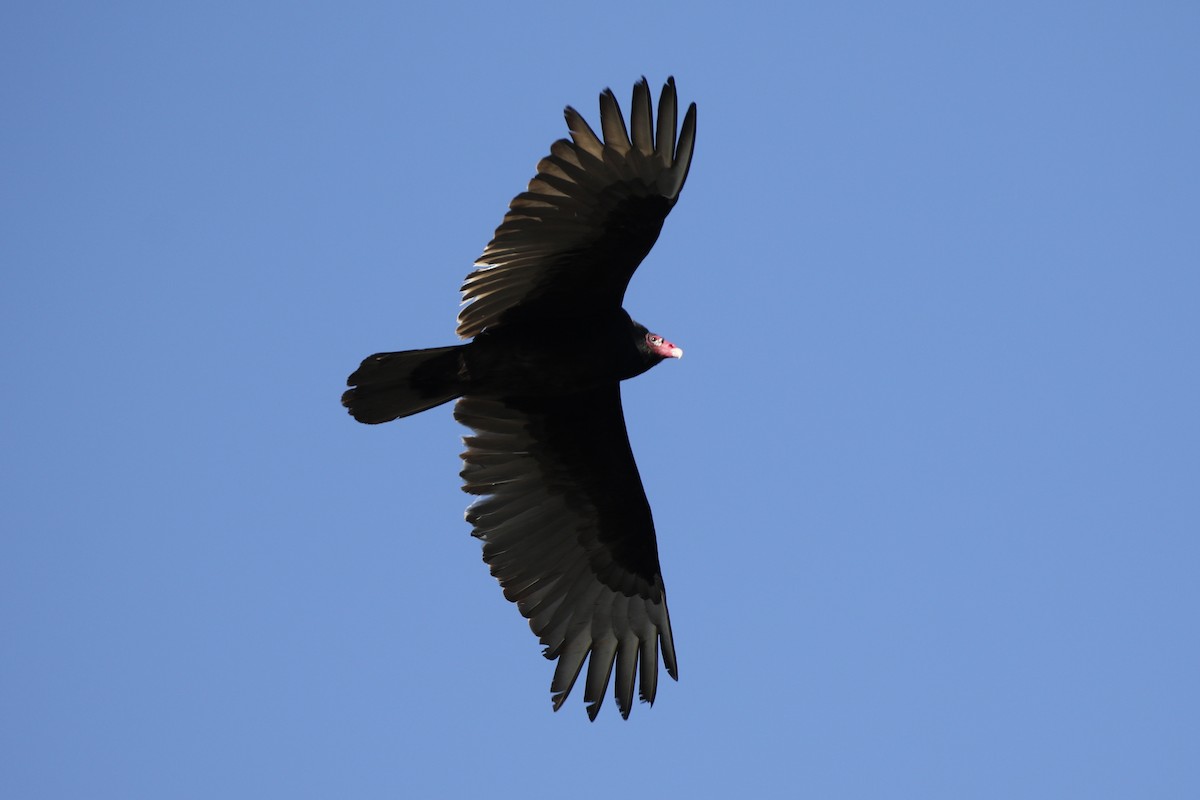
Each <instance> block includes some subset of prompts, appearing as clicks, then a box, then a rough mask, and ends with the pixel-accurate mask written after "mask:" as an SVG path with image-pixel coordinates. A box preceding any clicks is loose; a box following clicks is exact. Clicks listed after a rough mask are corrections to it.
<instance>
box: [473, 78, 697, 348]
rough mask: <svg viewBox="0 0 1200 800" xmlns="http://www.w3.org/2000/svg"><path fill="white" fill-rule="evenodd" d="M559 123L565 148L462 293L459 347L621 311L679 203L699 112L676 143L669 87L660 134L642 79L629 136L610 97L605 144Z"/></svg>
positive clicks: (571, 113) (515, 207)
mask: <svg viewBox="0 0 1200 800" xmlns="http://www.w3.org/2000/svg"><path fill="white" fill-rule="evenodd" d="M565 113H566V117H567V127H568V128H569V129H570V131H571V140H567V139H559V140H558V141H557V142H555V143H554V144H553V145H551V147H550V155H548V156H547V157H545V158H543V159H542V160H541V161H540V162H539V163H538V165H537V175H536V177H534V179H533V180H532V181H530V182H529V188H528V189H527V190H526V191H524V192H522V193H521V194H519V195H517V196H516V197H515V198H513V201H512V203H510V204H509V211H508V213H507V214H505V215H504V221H503V222H502V223H501V224H500V227H499V228H497V229H496V235H495V237H493V239H492V241H491V242H489V243H488V246H487V248H486V249H485V250H484V251H483V255H481V256H480V257H479V258H478V259H477V260H476V261H475V265H476V266H477V267H478V268H477V269H476V270H475V271H474V272H472V273H471V274H470V275H468V276H467V278H466V281H465V282H464V283H463V285H462V293H463V303H464V304H465V306H464V308H463V309H462V311H461V312H460V313H459V315H458V335H459V336H461V337H462V338H464V339H467V338H470V337H472V336H475V335H477V334H478V333H479V332H480V331H482V330H483V329H484V328H487V327H489V326H494V325H498V324H501V323H513V322H517V321H520V320H528V321H531V322H532V321H556V320H570V319H576V320H577V319H579V318H580V317H587V316H589V315H590V314H589V312H590V310H592V309H596V310H611V309H614V308H619V307H620V306H621V302H622V299H623V298H624V296H625V287H626V286H627V285H628V284H629V279H630V277H632V275H633V272H634V270H636V269H637V266H638V264H640V263H641V261H642V259H643V258H645V257H646V254H647V253H649V252H650V248H651V247H653V246H654V242H655V241H656V240H657V239H658V234H659V231H660V230H662V224H663V220H665V219H666V218H667V214H668V212H670V210H671V208H672V207H673V206H674V205H675V201H676V200H677V199H678V198H679V192H680V190H681V189H683V183H684V181H685V180H686V179H687V173H688V168H689V167H690V166H691V163H692V152H693V148H694V146H695V142H696V104H695V103H693V104H692V105H691V106H689V107H688V110H687V114H686V116H685V117H684V120H683V127H682V130H681V132H680V135H679V140H678V142H677V141H676V139H675V134H676V119H677V113H678V100H677V98H676V94H675V79H674V78H668V79H667V84H666V86H664V87H663V90H662V95H661V97H660V98H659V101H658V127H657V130H655V128H654V125H653V119H652V116H653V113H652V110H651V102H650V87H649V85H648V84H647V83H646V79H645V78H642V80H641V81H640V82H638V83H637V84H636V85H635V86H634V87H633V107H632V111H631V115H630V119H631V121H632V136H631V135H630V131H629V130H627V129H626V128H625V120H624V118H623V117H622V116H621V109H620V107H619V106H618V105H617V100H616V98H615V97H614V96H613V93H612V90H610V89H605V90H604V92H603V93H602V94H601V95H600V130H601V132H602V133H603V136H604V139H603V141H601V139H600V137H598V136H596V134H595V133H594V132H593V131H592V129H591V128H590V127H588V124H587V123H586V122H584V120H583V117H581V116H580V115H579V113H578V112H577V111H575V109H573V108H571V107H569V106H568V107H567V109H566V112H565Z"/></svg>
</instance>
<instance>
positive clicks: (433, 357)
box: [342, 345, 465, 425]
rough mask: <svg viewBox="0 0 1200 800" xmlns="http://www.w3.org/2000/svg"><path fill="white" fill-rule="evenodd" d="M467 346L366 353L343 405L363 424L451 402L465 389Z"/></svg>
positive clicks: (353, 377)
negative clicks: (463, 363)
mask: <svg viewBox="0 0 1200 800" xmlns="http://www.w3.org/2000/svg"><path fill="white" fill-rule="evenodd" d="M463 347H465V345H451V346H450V347H433V348H430V349H428V350H405V351H403V352H400V353H376V354H375V355H373V356H367V358H366V359H364V360H363V362H362V364H361V365H360V366H359V368H358V369H357V370H355V372H354V374H353V375H351V376H350V377H349V378H348V379H347V380H346V383H347V385H349V386H352V387H354V388H352V389H350V390H349V391H347V392H346V393H345V394H343V395H342V405H344V406H345V407H346V408H348V409H350V415H351V416H352V417H354V418H355V419H356V420H358V421H359V422H365V423H367V424H369V425H375V424H377V423H380V422H390V421H391V420H394V419H399V418H400V417H407V416H409V415H410V414H416V413H417V412H418V411H424V410H425V409H427V408H433V407H434V406H439V405H441V404H442V403H445V402H447V401H450V400H453V399H454V398H456V397H459V396H460V395H462V393H463V381H462V378H461V377H460V372H459V370H460V365H461V361H462V358H461V356H462V351H463Z"/></svg>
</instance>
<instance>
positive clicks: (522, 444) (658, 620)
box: [454, 383, 678, 719]
mask: <svg viewBox="0 0 1200 800" xmlns="http://www.w3.org/2000/svg"><path fill="white" fill-rule="evenodd" d="M454 416H455V417H456V418H457V419H458V420H459V422H462V423H463V424H464V425H468V426H470V427H471V428H474V430H475V435H474V436H468V437H466V438H465V442H466V445H467V449H466V452H464V453H463V461H464V462H465V466H464V467H463V472H462V477H463V481H464V486H463V490H464V491H466V492H469V493H470V494H475V495H482V497H481V498H480V499H479V500H477V501H475V503H473V504H472V505H471V507H470V508H469V509H468V510H467V521H468V522H470V523H471V524H472V525H473V526H474V531H473V533H474V535H475V536H477V537H478V538H480V539H482V540H483V560H484V561H486V562H487V563H488V565H489V566H490V567H491V572H492V575H494V576H495V577H496V578H498V579H499V581H500V585H501V586H502V587H503V588H504V596H505V597H507V598H508V599H509V600H511V601H513V602H515V603H516V604H517V607H518V608H519V609H520V610H521V613H522V614H523V615H524V616H525V617H526V618H527V619H528V620H529V626H530V627H531V628H532V629H533V632H534V633H535V634H537V636H538V638H539V639H540V640H541V642H542V644H543V645H544V646H545V650H544V653H545V655H546V657H547V658H549V659H555V658H557V659H558V665H557V666H556V668H555V670H554V680H553V682H552V683H551V686H550V691H551V692H552V694H553V700H554V710H555V711H557V710H558V709H559V707H560V706H561V705H562V704H563V701H565V700H566V699H567V695H568V694H569V693H570V691H571V687H572V686H574V685H575V679H576V678H577V677H578V676H579V673H580V671H581V669H582V667H583V662H584V660H585V659H587V658H588V655H589V653H590V654H591V658H590V659H588V669H587V678H586V679H585V682H584V695H583V699H584V701H585V702H586V703H587V711H588V716H589V717H591V718H592V719H595V718H596V714H597V713H598V712H599V711H600V704H601V702H602V701H603V699H604V694H605V692H606V691H607V689H608V682H609V678H610V676H611V673H612V670H613V666H614V664H615V666H616V673H617V674H616V688H615V695H616V698H617V703H618V705H619V707H620V710H621V716H623V717H628V716H629V709H630V707H631V706H632V704H633V690H634V683H635V677H637V673H638V665H639V663H640V680H639V681H638V689H639V691H638V694H639V696H640V697H641V699H642V700H643V701H645V702H649V703H653V702H654V694H655V690H656V688H657V685H658V650H659V646H660V644H661V648H662V657H663V662H664V664H665V665H666V668H667V673H668V674H670V676H671V677H672V678H676V679H678V671H677V669H676V664H675V646H674V643H673V641H672V638H671V623H670V619H669V618H668V615H667V600H666V595H665V593H664V590H663V581H662V575H661V573H660V571H659V565H658V548H657V545H656V543H655V539H654V522H653V520H652V519H651V517H650V505H649V503H647V502H646V494H645V491H644V490H643V489H642V481H641V478H640V477H639V476H638V471H637V465H636V464H635V463H634V460H633V452H632V451H631V450H630V449H629V438H628V436H627V435H626V432H625V418H624V415H623V414H622V411H621V391H620V388H619V385H618V384H616V383H613V384H612V385H611V386H605V387H602V388H599V389H592V390H589V391H586V392H581V393H578V394H574V395H568V396H560V397H553V398H505V399H493V398H482V397H472V396H468V397H464V398H462V399H461V400H459V401H458V404H457V405H456V406H455V409H454Z"/></svg>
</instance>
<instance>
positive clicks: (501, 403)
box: [342, 78, 696, 719]
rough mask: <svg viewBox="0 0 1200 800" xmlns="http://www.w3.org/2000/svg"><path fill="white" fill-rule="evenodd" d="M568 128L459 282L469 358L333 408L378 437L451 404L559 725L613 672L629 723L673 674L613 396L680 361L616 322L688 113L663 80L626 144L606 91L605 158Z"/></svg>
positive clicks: (394, 359)
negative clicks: (579, 688)
mask: <svg viewBox="0 0 1200 800" xmlns="http://www.w3.org/2000/svg"><path fill="white" fill-rule="evenodd" d="M566 118H567V126H568V128H569V129H570V132H571V140H566V139H560V140H559V141H557V142H555V143H554V144H553V145H552V146H551V148H550V155H549V156H547V157H546V158H544V159H542V160H541V161H540V162H539V163H538V166H537V175H536V176H535V177H534V179H533V180H532V181H530V183H529V188H528V189H527V190H526V191H524V192H522V193H521V194H519V195H517V196H516V197H515V198H514V199H513V201H512V203H511V204H510V206H509V211H508V213H507V214H505V216H504V221H503V222H502V223H501V225H500V227H499V228H498V229H497V230H496V235H495V236H494V237H493V239H492V241H491V242H490V243H489V244H488V246H487V248H486V249H485V250H484V251H483V255H481V256H480V257H479V259H478V260H477V261H476V262H475V264H476V269H475V271H474V272H472V273H471V274H470V275H468V276H467V278H466V281H465V282H464V283H463V286H462V292H463V301H464V303H465V304H466V305H465V306H464V308H463V309H462V311H461V312H460V313H459V316H458V335H459V336H460V337H461V338H464V339H467V338H472V337H473V338H472V341H470V342H468V343H467V344H461V345H452V346H449V347H439V348H433V349H429V350H408V351H404V352H397V353H378V354H376V355H373V356H370V357H368V358H367V359H366V360H364V361H363V362H362V365H361V366H360V367H359V368H358V370H357V371H356V372H355V373H354V374H353V375H351V376H350V378H349V381H348V383H349V385H350V386H351V387H354V388H351V389H350V390H349V391H347V392H346V393H345V394H344V395H343V396H342V404H343V405H345V406H346V407H347V408H348V409H349V410H350V413H351V414H352V415H353V416H354V418H355V419H357V420H358V421H360V422H366V423H379V422H387V421H389V420H392V419H396V418H398V417H404V416H408V415H410V414H415V413H417V412H419V411H424V410H425V409H427V408H432V407H433V406H436V405H440V404H441V403H445V402H447V401H449V400H453V399H455V398H461V399H459V401H458V404H457V405H456V406H455V409H454V416H455V418H456V419H458V420H459V421H460V422H462V423H463V424H464V425H467V426H469V427H470V428H472V429H474V435H472V436H468V437H466V439H465V442H466V445H467V449H466V452H464V453H463V461H464V462H465V465H464V467H463V471H462V478H463V481H464V485H463V489H464V490H465V491H466V492H469V493H470V494H473V495H478V496H479V499H478V500H476V501H475V503H474V504H473V505H472V506H471V507H470V508H469V509H468V510H467V521H468V522H470V523H471V525H472V526H473V527H474V530H473V534H474V535H475V536H477V537H478V538H479V539H481V540H482V541H483V558H484V561H486V562H487V563H488V565H489V566H490V568H491V572H492V574H493V575H494V576H496V578H498V579H499V581H500V584H501V586H502V587H503V589H504V596H505V597H507V598H508V599H509V600H511V601H513V602H515V603H516V604H517V607H518V608H519V609H520V611H521V613H522V614H523V615H524V616H525V617H526V618H527V619H528V620H529V624H530V627H531V628H532V629H533V631H534V633H536V634H537V636H538V638H539V639H540V640H541V642H542V644H543V645H544V646H545V651H544V652H545V655H546V657H547V658H550V659H558V664H557V667H556V669H555V671H554V679H553V682H552V683H551V687H550V688H551V692H552V693H553V699H554V708H555V710H558V708H559V707H560V706H561V705H562V703H563V701H564V700H566V698H567V695H568V694H569V693H570V691H571V688H572V687H573V686H574V684H575V680H576V678H577V677H578V676H579V673H580V672H581V671H582V668H583V664H584V661H585V660H587V662H588V668H587V676H586V678H585V680H584V700H585V702H586V703H587V710H588V715H589V716H590V717H591V718H593V719H595V716H596V713H597V712H598V711H599V709H600V704H601V702H602V701H603V697H604V693H605V691H606V689H607V687H608V683H609V680H610V677H611V674H612V670H613V667H614V666H615V667H616V686H615V694H616V698H617V703H618V705H619V707H620V711H621V715H622V716H623V717H627V716H628V715H629V710H630V707H631V706H632V704H633V694H634V684H635V683H637V687H638V695H639V696H640V697H641V699H642V700H643V701H646V702H650V703H652V702H653V701H654V696H655V691H656V687H657V683H658V653H659V650H660V648H661V652H662V659H663V663H664V664H665V665H666V668H667V672H668V674H670V676H671V677H672V678H678V671H677V668H676V664H675V645H674V642H673V640H672V638H671V623H670V619H669V617H668V615H667V601H666V594H665V592H664V590H663V581H662V575H661V573H660V571H659V563H658V548H657V544H656V541H655V537H654V523H653V520H652V519H651V516H650V505H649V503H648V502H647V501H646V495H645V492H644V491H643V489H642V482H641V478H640V477H639V476H638V471H637V465H636V464H635V463H634V460H633V452H632V451H631V450H630V448H629V439H628V436H627V435H626V432H625V418H624V415H623V413H622V410H621V393H620V385H619V384H620V381H622V380H625V379H627V378H632V377H634V376H635V375H640V374H641V373H643V372H645V371H646V370H648V369H650V368H651V367H653V366H655V365H656V364H658V363H659V362H661V361H662V360H663V359H665V358H672V357H674V358H678V357H680V356H681V355H682V354H683V351H682V350H680V349H679V348H677V347H675V346H674V345H673V344H671V343H670V342H667V341H665V340H664V339H663V338H662V337H661V336H657V335H655V334H652V333H650V332H649V331H648V330H647V329H646V328H645V327H644V326H642V325H639V324H638V323H636V322H634V321H633V320H631V319H630V318H629V315H628V314H627V313H626V312H625V311H624V309H622V308H621V304H622V301H623V299H624V296H625V288H626V286H627V285H628V283H629V279H630V278H631V277H632V275H633V272H634V270H635V269H637V266H638V264H640V263H641V261H642V259H643V258H644V257H645V256H646V254H647V253H648V252H649V251H650V248H651V247H652V246H653V245H654V242H655V241H656V240H657V239H658V234H659V231H660V230H661V229H662V224H663V221H664V220H665V219H666V216H667V214H668V212H670V210H671V208H672V207H673V206H674V205H675V202H676V200H677V199H678V197H679V192H680V190H681V189H682V188H683V184H684V181H685V180H686V179H687V173H688V168H689V166H690V165H691V161H692V152H693V147H694V145H695V135H696V106H695V104H692V105H691V106H690V107H689V108H688V111H687V114H686V115H685V117H684V119H683V124H682V127H681V128H680V129H679V138H678V141H676V130H677V124H678V122H677V100H676V94H675V82H674V80H673V79H668V80H667V84H666V86H664V87H663V91H662V95H661V96H660V98H659V103H658V121H657V127H655V125H654V120H653V111H652V108H651V99H650V88H649V86H648V85H647V83H646V80H645V78H643V79H642V80H641V81H640V82H639V83H637V84H636V85H635V86H634V89H633V105H632V109H631V111H630V128H629V129H628V130H627V129H626V127H625V121H624V119H623V118H622V116H621V111H620V108H619V107H618V105H617V101H616V98H615V97H614V96H613V94H612V92H611V91H610V90H607V89H606V90H605V91H604V92H603V93H602V94H601V95H600V129H601V133H602V136H603V140H601V138H600V137H598V136H596V134H595V133H593V132H592V130H591V128H589V127H588V125H587V123H586V122H584V121H583V118H582V117H581V116H580V115H579V114H578V113H577V112H576V111H575V110H574V109H573V108H570V107H568V108H567V109H566ZM589 654H590V658H589ZM639 665H640V670H639ZM639 674H640V678H639Z"/></svg>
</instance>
